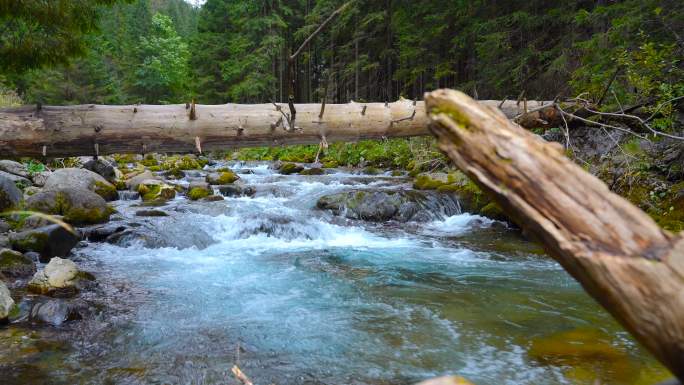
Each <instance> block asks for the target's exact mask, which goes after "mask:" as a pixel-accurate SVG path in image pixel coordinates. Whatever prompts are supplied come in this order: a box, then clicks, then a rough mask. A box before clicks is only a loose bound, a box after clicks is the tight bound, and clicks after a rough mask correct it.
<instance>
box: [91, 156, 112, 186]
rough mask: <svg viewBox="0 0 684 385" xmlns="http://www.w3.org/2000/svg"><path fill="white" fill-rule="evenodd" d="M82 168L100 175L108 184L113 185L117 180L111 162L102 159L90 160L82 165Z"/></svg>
mask: <svg viewBox="0 0 684 385" xmlns="http://www.w3.org/2000/svg"><path fill="white" fill-rule="evenodd" d="M83 168H84V169H86V170H90V171H92V172H94V173H96V174H98V175H100V176H101V177H103V178H104V179H106V180H107V181H108V182H110V183H114V182H116V180H117V178H116V175H117V173H116V163H114V162H112V161H109V160H106V159H102V158H97V159H90V160H89V161H87V162H85V164H83Z"/></svg>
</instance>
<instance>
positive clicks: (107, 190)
mask: <svg viewBox="0 0 684 385" xmlns="http://www.w3.org/2000/svg"><path fill="white" fill-rule="evenodd" d="M93 191H94V192H95V194H97V195H99V196H101V197H102V198H104V200H106V201H113V200H116V199H118V198H119V193H117V192H116V188H115V187H114V186H112V185H111V184H110V183H105V182H95V185H94V186H93Z"/></svg>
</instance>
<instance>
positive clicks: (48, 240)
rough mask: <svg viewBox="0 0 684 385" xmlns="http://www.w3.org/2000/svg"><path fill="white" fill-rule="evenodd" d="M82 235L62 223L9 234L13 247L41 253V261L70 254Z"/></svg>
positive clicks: (22, 250)
mask: <svg viewBox="0 0 684 385" xmlns="http://www.w3.org/2000/svg"><path fill="white" fill-rule="evenodd" d="M79 240H80V237H79V236H78V235H76V234H74V233H72V232H70V231H68V230H66V229H65V228H63V227H62V226H60V225H50V226H45V227H41V228H38V229H31V230H25V231H21V232H19V233H12V234H10V236H9V241H10V245H11V246H12V248H13V249H15V250H19V251H21V252H29V251H34V252H36V253H39V254H40V256H41V258H40V260H41V262H47V261H49V260H50V259H51V258H52V257H57V256H59V257H64V256H67V255H69V252H70V251H71V249H73V248H74V246H76V244H77V243H78V241H79Z"/></svg>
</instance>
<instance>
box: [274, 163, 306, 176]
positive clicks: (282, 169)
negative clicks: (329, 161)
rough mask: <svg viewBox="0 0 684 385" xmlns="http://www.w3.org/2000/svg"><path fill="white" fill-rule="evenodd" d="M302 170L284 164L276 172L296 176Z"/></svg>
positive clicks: (302, 168)
mask: <svg viewBox="0 0 684 385" xmlns="http://www.w3.org/2000/svg"><path fill="white" fill-rule="evenodd" d="M303 170H304V167H302V166H299V165H297V164H294V163H285V164H283V165H282V166H280V168H279V169H278V172H279V173H281V174H283V175H291V174H297V173H300V172H302V171H303Z"/></svg>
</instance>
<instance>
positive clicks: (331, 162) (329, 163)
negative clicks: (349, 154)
mask: <svg viewBox="0 0 684 385" xmlns="http://www.w3.org/2000/svg"><path fill="white" fill-rule="evenodd" d="M339 166H340V164H339V163H337V161H336V160H326V161H325V162H323V168H336V167H339Z"/></svg>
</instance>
